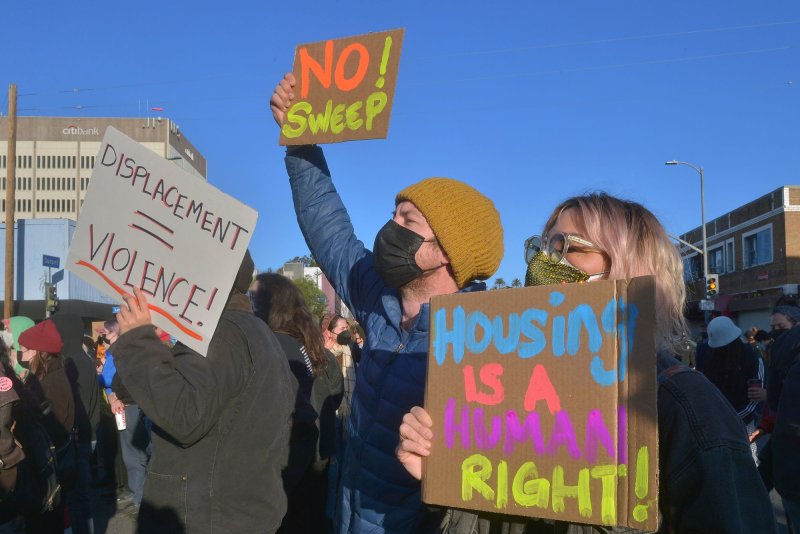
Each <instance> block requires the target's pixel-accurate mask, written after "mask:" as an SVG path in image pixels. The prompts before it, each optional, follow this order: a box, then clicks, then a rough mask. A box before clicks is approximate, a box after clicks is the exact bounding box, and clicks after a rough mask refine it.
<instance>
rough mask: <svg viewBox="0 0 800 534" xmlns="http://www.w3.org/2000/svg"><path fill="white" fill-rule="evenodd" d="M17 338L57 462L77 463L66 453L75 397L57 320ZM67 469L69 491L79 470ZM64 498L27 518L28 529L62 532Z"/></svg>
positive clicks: (64, 481) (64, 480)
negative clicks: (41, 409)
mask: <svg viewBox="0 0 800 534" xmlns="http://www.w3.org/2000/svg"><path fill="white" fill-rule="evenodd" d="M18 341H19V346H20V350H21V352H22V357H21V358H20V365H22V366H23V367H26V368H28V369H29V370H30V372H29V373H28V376H27V377H26V378H25V386H26V389H28V390H29V391H30V393H31V394H32V395H33V397H34V398H35V399H36V402H38V403H39V404H40V406H43V407H44V409H43V412H44V413H45V416H44V417H43V419H42V424H43V425H44V427H45V429H46V430H47V433H48V434H49V435H50V438H51V439H52V440H53V445H54V446H55V448H56V451H57V453H56V454H57V458H58V461H59V463H60V464H61V466H67V465H69V464H70V461H71V462H72V465H75V466H76V464H75V463H74V461H75V460H76V457H75V456H74V455H73V456H72V458H71V459H70V458H69V457H68V456H67V455H68V454H69V453H70V452H74V451H75V448H74V443H73V427H74V425H75V399H74V397H73V394H72V388H71V387H70V384H69V380H68V379H67V373H66V370H65V369H64V362H63V361H62V359H61V356H60V353H61V349H62V348H63V346H64V342H63V341H62V339H61V335H60V334H59V333H58V329H57V328H56V325H55V323H53V321H51V320H49V319H48V320H46V321H42V322H41V323H39V324H37V325H36V326H32V327H31V328H29V329H27V330H26V331H25V332H23V333H22V334H21V335H20V336H19V339H18ZM76 467H77V466H76ZM67 471H68V470H66V469H64V470H62V469H61V467H59V483H60V484H61V486H62V491H64V492H68V491H69V490H70V488H71V486H72V484H74V477H75V476H76V475H77V471H76V472H75V473H68V472H67ZM64 501H65V499H61V502H60V504H59V506H57V507H56V508H55V509H53V510H52V511H50V512H47V513H44V514H40V515H37V516H33V517H26V518H25V523H26V525H25V526H26V529H27V531H28V532H42V533H46V532H59V533H63V532H64V509H63V504H64Z"/></svg>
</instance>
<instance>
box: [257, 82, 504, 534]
mask: <svg viewBox="0 0 800 534" xmlns="http://www.w3.org/2000/svg"><path fill="white" fill-rule="evenodd" d="M294 84H295V79H294V76H293V75H292V74H291V73H290V74H287V75H286V76H285V77H284V79H283V80H281V81H280V83H279V84H278V86H277V87H276V88H275V92H274V94H273V95H272V98H271V100H270V107H271V109H272V114H273V117H274V119H275V121H276V122H277V123H278V125H279V126H281V125H282V124H283V122H284V120H285V118H286V112H287V111H288V109H289V108H290V107H291V106H292V104H293V102H294V96H295V95H294V89H293V87H294ZM286 169H287V172H288V174H289V184H290V185H291V188H292V195H293V198H294V205H295V212H296V214H297V219H298V223H299V224H300V229H301V230H302V232H303V235H304V236H305V239H306V243H308V246H309V249H310V251H311V254H312V255H313V256H314V258H315V259H316V260H317V262H318V263H319V265H320V267H321V268H322V272H323V273H325V276H326V277H327V278H328V280H330V282H331V284H332V285H333V287H334V289H335V290H336V293H337V294H338V295H339V296H340V297H341V298H342V301H344V302H345V304H346V305H347V308H348V309H349V310H351V311H352V312H353V314H354V315H355V318H356V320H357V321H358V322H359V324H361V325H362V326H363V327H364V331H365V332H366V340H365V344H364V350H363V353H362V357H361V364H360V365H359V368H358V379H357V381H356V388H355V392H354V394H353V406H352V413H351V416H350V431H349V439H348V443H347V449H346V451H345V456H344V465H343V467H342V469H343V476H342V489H341V495H342V497H341V499H340V503H339V504H340V513H339V520H338V521H337V523H338V525H337V530H338V532H341V533H344V532H371V533H373V534H381V533H383V532H426V531H428V530H430V529H431V528H435V527H436V525H438V523H439V520H438V517H436V516H435V515H434V514H431V513H430V511H429V510H428V508H427V507H426V506H425V505H424V504H423V503H422V500H421V499H420V484H419V481H417V480H415V479H413V478H412V477H411V476H410V475H409V474H408V473H407V472H406V471H405V469H404V468H403V466H402V465H400V462H399V461H398V460H397V458H396V457H395V455H394V449H395V447H396V446H397V442H398V440H399V435H398V428H399V427H400V422H401V420H402V418H403V414H404V413H405V412H406V411H408V410H409V409H410V408H411V407H412V406H414V405H415V404H420V403H421V402H422V399H423V395H424V386H425V373H426V365H427V360H428V339H429V337H428V334H429V312H430V304H429V302H430V299H431V297H433V296H436V295H446V294H450V293H456V292H459V291H481V290H484V289H485V288H486V285H485V284H483V283H481V282H476V280H485V279H487V278H489V277H490V276H492V275H493V274H494V273H495V271H496V270H497V268H498V267H499V265H500V260H501V259H502V257H503V229H502V226H501V224H500V214H499V213H498V212H497V210H496V209H495V207H494V204H493V203H492V201H491V200H489V199H488V198H487V197H486V196H484V195H482V194H481V193H479V192H478V191H477V190H476V189H474V188H473V187H471V186H469V185H467V184H465V183H464V182H460V181H458V180H453V179H450V178H429V179H427V180H423V181H421V182H418V183H416V184H414V185H411V186H409V187H407V188H405V189H403V190H402V191H400V193H398V195H397V196H396V197H395V202H394V208H395V209H394V214H393V216H392V218H391V219H390V220H389V221H388V222H387V223H386V225H385V226H384V227H383V228H382V229H381V230H380V231H379V232H378V235H377V236H376V238H375V245H374V247H373V250H371V251H370V250H369V249H367V247H365V246H364V243H363V242H361V241H360V240H359V239H358V238H357V237H356V235H355V231H354V229H353V225H352V224H351V222H350V218H349V216H348V214H347V210H346V208H345V207H344V204H343V203H342V200H341V198H340V197H339V194H338V193H337V192H336V188H335V187H334V185H333V181H332V180H331V174H330V171H329V170H328V165H327V163H326V162H325V157H324V156H323V154H322V149H321V148H319V147H318V146H300V147H290V148H289V149H288V151H287V154H286Z"/></svg>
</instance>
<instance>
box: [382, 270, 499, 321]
mask: <svg viewBox="0 0 800 534" xmlns="http://www.w3.org/2000/svg"><path fill="white" fill-rule="evenodd" d="M485 290H486V284H485V283H484V282H471V283H469V284H467V285H466V286H464V287H462V288H461V289H459V290H458V291H457V292H456V293H472V292H473V291H485ZM456 293H453V294H454V295H455V294H456ZM381 300H382V301H383V308H384V309H385V310H386V313H387V315H388V316H389V318H390V319H391V321H392V322H393V323H394V324H395V325H396V326H397V328H400V321H401V320H402V317H403V308H402V306H401V305H400V295H399V294H398V291H397V290H396V289H390V290H388V291H386V292H385V293H384V294H383V297H382V299H381ZM430 310H431V303H430V302H426V303H424V304H423V305H422V306H420V308H419V315H417V321H416V323H414V326H413V327H412V328H411V330H414V331H417V332H427V331H428V330H429V328H430ZM411 330H409V331H411Z"/></svg>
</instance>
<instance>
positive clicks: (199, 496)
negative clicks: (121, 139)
mask: <svg viewBox="0 0 800 534" xmlns="http://www.w3.org/2000/svg"><path fill="white" fill-rule="evenodd" d="M252 273H253V261H252V259H251V258H250V254H249V253H247V254H246V255H245V259H244V261H243V262H242V265H241V267H240V269H239V273H238V275H237V276H236V280H235V281H234V282H233V289H232V290H231V293H230V295H229V297H228V301H227V303H226V306H225V309H224V311H223V313H222V316H221V317H220V320H219V323H218V325H217V328H216V330H215V332H214V334H213V336H212V338H211V343H210V345H209V348H208V353H207V355H206V356H205V357H204V356H202V355H201V354H198V353H197V352H195V351H194V350H192V349H190V348H188V347H186V346H185V345H183V344H181V343H177V344H176V345H175V346H174V347H173V348H172V349H170V348H169V347H167V346H166V345H164V343H162V342H161V340H160V339H159V338H158V335H157V334H156V332H155V329H154V328H153V325H152V322H151V318H150V311H149V309H148V305H147V300H146V297H145V296H144V294H143V293H142V292H141V291H140V290H139V289H138V288H136V289H134V296H130V295H127V296H126V297H125V304H126V305H125V306H123V307H122V309H121V311H120V313H119V314H118V315H117V319H118V321H119V325H120V332H121V334H120V337H119V339H118V340H117V342H116V343H114V345H112V347H111V348H112V351H113V353H114V358H115V361H116V366H117V373H118V374H119V375H120V377H121V378H122V380H123V382H124V383H125V387H126V388H127V389H128V391H129V392H130V393H131V395H132V396H133V398H134V399H135V400H136V402H137V403H138V404H139V406H140V407H141V409H142V411H143V412H144V413H145V414H147V416H148V417H149V418H150V419H151V420H152V422H153V433H152V437H153V455H152V457H151V460H150V464H149V466H148V469H147V480H146V481H145V487H144V497H143V499H142V506H141V509H140V511H139V531H140V532H146V533H148V534H149V533H159V532H163V533H175V532H191V533H193V534H194V533H203V532H268V533H272V532H275V531H276V530H277V529H278V527H279V526H280V523H281V519H282V518H283V516H284V514H285V513H286V496H285V493H284V490H283V484H282V480H281V470H282V469H283V467H284V466H285V464H286V461H287V452H288V442H289V432H290V426H291V413H292V408H293V406H294V401H293V399H294V398H295V395H296V394H297V392H296V390H293V388H292V381H293V379H292V374H291V371H290V370H289V364H288V362H287V360H286V356H284V354H283V351H282V350H281V347H280V344H279V343H278V341H277V340H276V339H275V336H274V335H273V334H272V332H271V331H270V329H269V327H268V326H267V325H266V324H265V323H264V321H262V320H260V319H258V318H257V317H255V316H254V315H253V310H252V307H251V305H250V301H249V299H248V298H247V290H248V288H249V287H250V283H251V281H252Z"/></svg>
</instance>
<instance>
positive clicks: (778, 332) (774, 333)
mask: <svg viewBox="0 0 800 534" xmlns="http://www.w3.org/2000/svg"><path fill="white" fill-rule="evenodd" d="M786 332H788V330H786V329H785V328H773V329H772V330H770V331H769V337H771V338H772V341H776V340H777V339H778V338H780V337H781V336H782V335H783V334H785V333H786Z"/></svg>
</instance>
